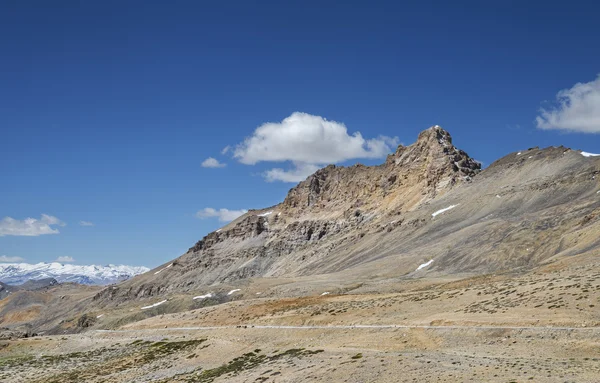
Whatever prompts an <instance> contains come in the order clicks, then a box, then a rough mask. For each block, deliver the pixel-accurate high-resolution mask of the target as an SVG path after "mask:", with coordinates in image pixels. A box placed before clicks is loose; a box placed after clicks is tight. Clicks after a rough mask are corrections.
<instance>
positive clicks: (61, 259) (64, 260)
mask: <svg viewBox="0 0 600 383" xmlns="http://www.w3.org/2000/svg"><path fill="white" fill-rule="evenodd" d="M54 262H60V263H70V262H75V258H73V257H69V256H61V257H58V258H56V261H54Z"/></svg>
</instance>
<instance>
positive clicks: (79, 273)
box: [0, 262, 150, 285]
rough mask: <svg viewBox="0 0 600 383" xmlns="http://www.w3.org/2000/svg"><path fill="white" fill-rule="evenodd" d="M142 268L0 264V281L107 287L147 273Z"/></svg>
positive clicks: (53, 263)
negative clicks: (35, 280)
mask: <svg viewBox="0 0 600 383" xmlns="http://www.w3.org/2000/svg"><path fill="white" fill-rule="evenodd" d="M148 270H150V269H148V268H147V267H144V266H124V265H106V266H97V265H88V266H81V265H68V264H62V263H58V262H52V263H45V262H42V263H37V264H30V263H0V281H2V282H4V283H7V284H11V285H19V284H22V283H25V282H27V281H28V280H31V279H43V278H54V279H56V280H57V281H58V282H76V283H81V284H85V285H108V284H110V283H115V282H119V281H123V280H125V279H129V278H131V277H133V276H135V275H138V274H142V273H145V272H146V271H148Z"/></svg>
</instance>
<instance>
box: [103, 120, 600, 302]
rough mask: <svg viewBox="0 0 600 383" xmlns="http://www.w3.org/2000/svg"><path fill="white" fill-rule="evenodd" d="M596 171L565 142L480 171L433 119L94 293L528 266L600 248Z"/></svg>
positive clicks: (351, 281) (307, 287) (153, 293)
mask: <svg viewBox="0 0 600 383" xmlns="http://www.w3.org/2000/svg"><path fill="white" fill-rule="evenodd" d="M584 154H585V153H584ZM599 174H600V158H598V157H589V156H585V155H582V153H581V152H578V151H574V150H570V149H568V148H564V147H550V148H546V149H539V148H530V149H527V150H523V151H522V152H518V153H512V154H509V155H507V156H505V157H503V158H502V159H500V160H498V161H496V162H494V163H493V164H492V165H490V166H489V167H488V168H487V169H485V170H483V171H482V170H481V165H480V164H479V163H478V162H477V161H475V160H473V159H472V158H470V157H469V155H468V154H467V153H466V152H464V151H463V150H460V149H458V148H456V147H455V146H454V144H453V141H452V138H451V136H450V134H449V133H448V132H447V131H445V130H443V129H442V128H441V127H439V126H434V127H431V128H429V129H427V130H425V131H423V132H422V133H421V134H420V135H419V137H418V140H417V142H415V143H414V144H412V145H410V146H402V145H401V146H399V147H398V149H397V150H396V151H395V153H393V154H390V155H389V156H388V157H387V159H386V161H385V162H384V163H383V164H381V165H379V166H363V165H355V166H351V167H338V166H333V165H330V166H327V167H325V168H323V169H321V170H319V171H317V172H316V173H314V174H313V175H311V176H309V177H308V178H307V179H306V180H305V181H303V182H300V183H299V184H298V185H297V186H296V187H294V188H292V189H291V190H290V191H289V193H288V195H287V197H286V198H285V200H284V201H283V202H282V203H280V204H278V205H276V206H272V207H270V208H267V209H262V210H251V211H249V212H248V213H247V214H245V215H243V216H241V217H239V218H238V219H236V220H235V221H233V222H231V223H230V224H228V225H226V226H225V227H222V228H221V229H219V230H217V231H215V232H212V233H210V234H208V235H207V236H205V237H204V238H202V239H201V240H200V241H198V242H197V243H196V244H195V245H194V246H192V247H191V248H190V249H189V251H188V252H187V253H185V254H183V255H182V256H181V257H179V258H177V259H176V260H174V261H173V262H170V263H168V264H165V265H162V266H160V267H158V268H156V269H154V270H152V271H150V272H148V273H146V274H143V275H141V276H138V277H136V278H133V279H131V280H129V281H126V282H125V283H122V284H120V285H118V286H114V287H111V288H109V289H105V290H103V291H101V292H100V293H98V294H97V295H96V296H95V297H94V302H96V304H99V305H101V306H105V305H109V306H110V305H114V304H119V303H120V302H126V301H132V300H140V299H142V300H143V299H149V298H153V297H157V296H172V295H174V294H184V295H185V294H189V295H192V294H196V293H198V294H199V293H202V292H206V291H207V290H208V289H209V286H223V287H222V289H226V288H235V287H238V286H242V285H243V286H247V287H248V286H249V284H250V285H251V283H253V281H257V280H258V279H260V278H269V280H271V281H275V280H280V281H281V280H282V278H284V279H285V280H286V282H285V284H286V287H285V288H284V287H282V285H281V286H278V287H272V288H271V292H270V293H271V294H281V293H284V294H309V293H315V292H318V291H322V290H323V289H324V288H325V287H323V286H327V283H329V284H330V285H331V286H335V287H336V288H338V289H342V288H347V287H344V286H349V285H356V284H364V283H375V282H374V281H375V280H385V279H386V278H388V279H389V278H408V279H410V278H415V277H417V276H418V277H421V276H426V275H438V276H440V275H457V274H465V273H470V274H485V273H496V272H507V271H515V270H520V269H527V268H532V267H535V266H537V265H540V264H542V263H544V262H547V261H549V260H551V259H554V258H557V257H563V256H569V255H573V254H578V253H580V252H587V251H596V250H597V249H598V248H599V246H600V240H598V239H597V238H600V237H599V236H598V233H599V228H600V221H599V218H598V217H599V216H600V210H599V209H600V194H599V193H600V192H599V191H598V189H599V180H600V179H596V177H597V176H598V175H599ZM319 276H323V277H319ZM299 279H302V281H303V283H295V282H294V283H291V282H290V280H294V281H297V280H299ZM307 280H310V281H311V283H306V281H307ZM317 281H319V282H318V283H317ZM323 281H325V282H323ZM273 283H274V284H275V282H273ZM282 283H283V282H282ZM331 288H333V287H331ZM210 289H212V290H214V289H215V287H210ZM319 289H320V290H319ZM247 290H251V288H250V287H248V288H247ZM225 291H226V290H225ZM284 291H285V292H284ZM259 293H263V294H264V293H265V292H261V291H259ZM238 294H242V295H243V294H244V290H242V292H240V293H238ZM246 294H249V293H246ZM246 296H248V295H246Z"/></svg>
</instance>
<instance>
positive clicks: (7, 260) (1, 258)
mask: <svg viewBox="0 0 600 383" xmlns="http://www.w3.org/2000/svg"><path fill="white" fill-rule="evenodd" d="M24 260H25V259H23V258H21V257H9V256H7V255H0V263H2V262H5V263H15V262H22V261H24Z"/></svg>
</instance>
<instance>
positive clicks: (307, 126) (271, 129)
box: [233, 112, 398, 182]
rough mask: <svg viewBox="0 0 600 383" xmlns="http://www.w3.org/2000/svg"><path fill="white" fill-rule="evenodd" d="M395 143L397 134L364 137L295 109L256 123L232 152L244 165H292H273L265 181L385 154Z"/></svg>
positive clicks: (288, 179) (296, 176)
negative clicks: (274, 119) (279, 164)
mask: <svg viewBox="0 0 600 383" xmlns="http://www.w3.org/2000/svg"><path fill="white" fill-rule="evenodd" d="M397 145H398V138H397V137H393V138H392V137H386V136H379V137H377V138H371V139H365V138H364V137H363V136H362V135H361V134H360V132H355V133H352V134H349V133H348V129H347V128H346V126H345V125H344V124H343V123H340V122H336V121H330V120H327V119H325V118H323V117H321V116H314V115H311V114H308V113H300V112H295V113H293V114H292V115H291V116H289V117H287V118H285V119H284V120H283V121H281V122H269V123H265V124H263V125H261V126H259V127H258V128H257V129H256V130H255V131H254V133H253V134H252V136H250V137H248V138H246V140H244V142H242V143H240V144H238V145H237V146H236V147H235V149H234V151H233V156H234V158H236V159H237V160H238V161H240V162H241V163H243V164H246V165H255V164H257V163H259V162H286V161H290V162H291V163H292V165H293V166H294V168H293V169H291V170H287V171H286V170H283V169H281V168H274V169H271V170H269V171H267V172H265V174H264V176H265V178H266V179H267V180H268V181H276V180H277V181H285V182H297V181H299V180H302V179H304V177H303V176H306V175H309V174H310V173H312V171H314V170H316V169H318V168H320V167H322V166H323V165H326V164H332V163H339V162H343V161H346V160H350V159H355V158H381V157H385V156H386V155H387V154H389V153H390V152H392V151H393V148H394V147H395V146H397ZM309 169H312V171H311V172H308V170H309ZM307 172H308V173H307Z"/></svg>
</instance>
